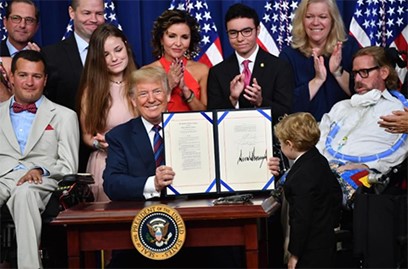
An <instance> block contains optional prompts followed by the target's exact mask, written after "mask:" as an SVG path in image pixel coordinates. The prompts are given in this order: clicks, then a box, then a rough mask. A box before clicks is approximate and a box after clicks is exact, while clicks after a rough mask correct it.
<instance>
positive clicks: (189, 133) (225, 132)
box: [163, 108, 274, 195]
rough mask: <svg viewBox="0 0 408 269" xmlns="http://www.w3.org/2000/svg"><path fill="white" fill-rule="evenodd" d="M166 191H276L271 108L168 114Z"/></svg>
mask: <svg viewBox="0 0 408 269" xmlns="http://www.w3.org/2000/svg"><path fill="white" fill-rule="evenodd" d="M163 132H164V137H163V138H164V148H165V162H166V165H168V166H171V167H172V168H173V170H174V172H175V173H176V176H175V177H174V181H173V184H172V185H171V186H169V187H168V188H167V195H180V194H203V193H220V192H237V191H260V190H269V189H273V187H274V184H273V179H274V178H273V176H272V174H271V173H270V171H269V170H268V166H267V162H268V159H269V157H271V156H272V148H273V146H272V117H271V109H269V108H268V109H240V110H217V111H212V112H198V111H196V112H165V113H163Z"/></svg>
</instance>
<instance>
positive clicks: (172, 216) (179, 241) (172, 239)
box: [130, 204, 186, 260]
mask: <svg viewBox="0 0 408 269" xmlns="http://www.w3.org/2000/svg"><path fill="white" fill-rule="evenodd" d="M130 236H131V237H132V241H133V245H134V246H135V248H136V249H137V250H138V251H139V252H140V253H141V254H142V255H143V256H145V257H146V258H149V259H152V260H165V259H168V258H171V257H172V256H174V255H175V254H176V253H177V252H179V250H180V249H181V247H182V246H183V244H184V240H185V238H186V227H185V225H184V221H183V219H182V218H181V216H180V214H179V213H178V212H177V211H176V210H175V209H173V208H171V207H169V206H167V205H163V204H157V205H152V206H148V207H145V208H143V209H142V210H140V212H139V213H138V214H137V215H136V216H135V218H134V219H133V222H132V227H131V230H130Z"/></svg>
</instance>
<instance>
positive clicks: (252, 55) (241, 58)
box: [235, 44, 259, 64]
mask: <svg viewBox="0 0 408 269" xmlns="http://www.w3.org/2000/svg"><path fill="white" fill-rule="evenodd" d="M258 51H259V46H258V44H256V49H255V50H254V52H253V53H252V54H251V56H249V57H248V58H243V57H242V56H241V55H239V54H238V53H237V52H236V51H235V55H236V56H237V60H238V63H239V64H241V63H242V61H243V60H250V61H251V63H255V59H256V55H257V54H258Z"/></svg>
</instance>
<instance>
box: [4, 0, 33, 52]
mask: <svg viewBox="0 0 408 269" xmlns="http://www.w3.org/2000/svg"><path fill="white" fill-rule="evenodd" d="M39 20H40V16H39V11H38V8H37V6H36V5H35V4H34V2H33V1H31V0H13V1H11V2H10V3H9V5H8V6H7V9H6V16H5V17H4V18H3V24H4V27H5V28H6V30H7V38H6V39H5V40H3V41H1V44H0V56H2V57H4V56H12V57H13V56H14V54H16V53H17V52H19V51H20V50H24V49H33V50H37V51H39V50H40V48H39V47H38V45H37V44H35V43H34V42H32V38H33V37H34V35H35V33H36V32H37V30H38V24H39Z"/></svg>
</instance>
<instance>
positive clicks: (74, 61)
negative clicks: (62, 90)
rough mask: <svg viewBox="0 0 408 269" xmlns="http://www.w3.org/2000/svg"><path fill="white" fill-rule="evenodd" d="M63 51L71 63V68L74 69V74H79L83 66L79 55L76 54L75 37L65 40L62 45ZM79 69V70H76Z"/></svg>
mask: <svg viewBox="0 0 408 269" xmlns="http://www.w3.org/2000/svg"><path fill="white" fill-rule="evenodd" d="M63 45H64V49H65V50H66V52H67V55H68V56H69V57H68V58H69V61H71V67H73V68H75V69H74V70H75V72H77V73H79V74H81V72H82V69H83V65H82V61H81V56H80V55H79V52H78V45H77V43H76V40H75V36H74V35H72V36H70V37H69V38H67V39H66V42H64V43H63ZM78 67H80V68H78Z"/></svg>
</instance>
